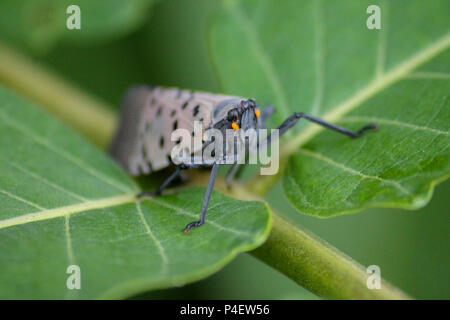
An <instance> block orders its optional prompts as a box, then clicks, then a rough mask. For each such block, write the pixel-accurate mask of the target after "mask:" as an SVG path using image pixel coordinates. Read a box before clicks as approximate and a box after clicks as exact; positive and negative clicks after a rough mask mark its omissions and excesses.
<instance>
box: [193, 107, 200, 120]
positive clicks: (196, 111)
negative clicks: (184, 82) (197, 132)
mask: <svg viewBox="0 0 450 320" xmlns="http://www.w3.org/2000/svg"><path fill="white" fill-rule="evenodd" d="M199 112H200V105H196V106H195V107H194V112H193V115H194V117H195V116H196V115H198V113H199Z"/></svg>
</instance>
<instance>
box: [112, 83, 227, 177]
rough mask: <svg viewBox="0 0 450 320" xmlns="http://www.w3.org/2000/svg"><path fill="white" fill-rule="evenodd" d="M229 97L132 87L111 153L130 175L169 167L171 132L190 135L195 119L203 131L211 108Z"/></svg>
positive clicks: (171, 142) (208, 120) (210, 117)
mask: <svg viewBox="0 0 450 320" xmlns="http://www.w3.org/2000/svg"><path fill="white" fill-rule="evenodd" d="M230 98H232V97H228V96H222V95H216V94H209V93H203V92H195V93H194V92H192V91H189V90H180V89H175V88H162V87H151V86H136V87H133V88H131V89H130V90H128V91H127V93H126V94H125V98H124V100H123V103H122V111H121V117H120V122H119V128H118V130H117V133H116V136H115V137H114V140H113V142H112V144H111V149H110V150H111V154H112V156H113V157H114V158H115V159H116V160H118V161H119V162H120V164H121V165H122V166H123V167H124V168H125V169H126V170H127V171H128V172H129V173H130V174H132V175H141V174H147V173H150V172H153V171H157V170H160V169H163V168H165V167H167V166H169V165H170V163H171V162H170V154H171V151H172V148H173V146H174V145H175V143H176V142H175V141H171V133H172V132H173V131H174V130H176V129H186V130H188V131H189V132H193V124H194V121H195V120H198V121H202V123H203V129H204V130H205V129H206V127H208V126H209V125H210V123H211V121H212V116H213V111H214V107H215V106H216V105H217V104H219V103H220V102H221V101H224V100H227V99H230ZM192 151H193V152H195V151H196V150H192Z"/></svg>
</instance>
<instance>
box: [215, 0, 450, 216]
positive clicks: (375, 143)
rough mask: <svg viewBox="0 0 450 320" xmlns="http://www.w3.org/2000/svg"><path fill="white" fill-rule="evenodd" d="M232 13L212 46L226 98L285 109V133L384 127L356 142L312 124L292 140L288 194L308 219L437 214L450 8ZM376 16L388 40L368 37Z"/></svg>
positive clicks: (292, 7) (237, 7)
mask: <svg viewBox="0 0 450 320" xmlns="http://www.w3.org/2000/svg"><path fill="white" fill-rule="evenodd" d="M222 4H223V8H224V11H223V12H222V13H221V14H220V15H219V16H218V17H217V19H216V21H215V23H214V25H213V27H212V32H211V37H210V46H211V57H212V59H213V61H214V63H215V66H216V69H217V72H218V75H219V77H220V80H221V83H222V87H223V91H225V92H227V93H231V94H238V95H242V96H250V97H254V98H256V99H257V100H258V101H259V102H260V104H261V105H265V104H268V103H272V104H274V105H275V108H276V110H277V113H276V114H275V115H274V121H273V122H272V124H274V125H279V123H280V122H281V121H282V120H283V119H284V118H285V117H287V116H288V115H290V114H291V113H292V112H296V111H303V112H307V113H310V114H313V115H318V116H320V117H322V118H324V119H326V120H328V121H330V122H333V123H337V124H339V125H341V126H344V127H347V128H349V129H353V130H355V131H357V130H358V129H359V128H361V127H362V126H364V125H366V124H368V123H377V124H378V125H379V131H378V132H368V133H367V134H366V135H364V136H363V137H361V138H359V139H349V138H348V137H345V136H343V135H340V134H337V133H336V132H330V131H329V130H326V131H325V130H323V129H322V128H321V127H319V126H317V125H308V126H306V121H304V120H301V121H300V122H301V124H299V125H297V131H296V132H294V130H293V132H292V133H290V134H287V137H286V138H285V139H286V140H285V141H286V142H285V143H283V144H282V145H281V146H280V148H281V156H282V158H288V165H287V168H286V170H285V173H284V175H283V187H284V190H285V194H286V195H287V197H288V199H289V200H290V201H291V202H292V203H293V205H294V206H295V207H296V208H297V209H298V210H299V211H301V212H303V213H306V214H310V215H316V216H320V217H326V216H332V215H338V214H342V213H348V212H355V211H359V210H362V209H364V208H366V207H371V206H380V207H402V208H418V207H421V206H423V205H424V204H426V203H427V201H428V200H429V199H430V197H431V194H432V190H433V186H434V185H435V184H436V183H437V182H439V181H442V180H443V179H446V178H447V177H448V176H449V174H450V166H449V161H448V159H449V151H448V146H449V144H450V140H449V120H450V100H449V94H448V92H449V88H450V50H449V46H450V28H449V24H448V21H447V20H448V14H447V12H449V10H450V3H449V2H448V1H445V0H443V1H439V0H435V1H432V3H430V2H423V1H409V2H408V4H407V5H406V4H404V3H401V2H398V1H306V0H305V1H275V0H268V1H263V2H261V1H223V2H222ZM374 4H375V5H379V6H380V8H381V26H382V29H381V30H376V29H374V30H370V29H368V28H367V27H366V20H367V18H368V17H369V14H367V13H366V9H367V7H368V6H369V5H374ZM419 12H420V14H419Z"/></svg>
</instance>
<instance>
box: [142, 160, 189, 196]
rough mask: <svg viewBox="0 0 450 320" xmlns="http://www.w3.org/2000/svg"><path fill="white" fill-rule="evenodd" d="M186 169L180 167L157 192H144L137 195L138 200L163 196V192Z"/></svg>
mask: <svg viewBox="0 0 450 320" xmlns="http://www.w3.org/2000/svg"><path fill="white" fill-rule="evenodd" d="M183 169H185V168H184V167H183V166H178V167H177V168H176V169H175V171H174V172H173V173H172V174H171V175H170V177H168V178H167V179H166V180H165V181H164V182H163V183H162V185H161V186H160V187H159V188H158V189H157V190H155V191H142V192H141V193H139V194H138V195H137V198H142V197H145V196H153V197H155V196H159V195H161V193H162V192H163V190H164V189H165V188H167V187H168V186H169V184H170V183H171V182H172V181H173V180H175V178H176V177H178V175H179V174H180V173H181V170H183Z"/></svg>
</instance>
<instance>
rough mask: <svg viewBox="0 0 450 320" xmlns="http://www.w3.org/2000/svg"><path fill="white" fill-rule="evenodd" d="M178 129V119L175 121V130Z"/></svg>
mask: <svg viewBox="0 0 450 320" xmlns="http://www.w3.org/2000/svg"><path fill="white" fill-rule="evenodd" d="M177 129H178V120H175V121H174V122H173V130H174V131H175V130H177Z"/></svg>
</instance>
